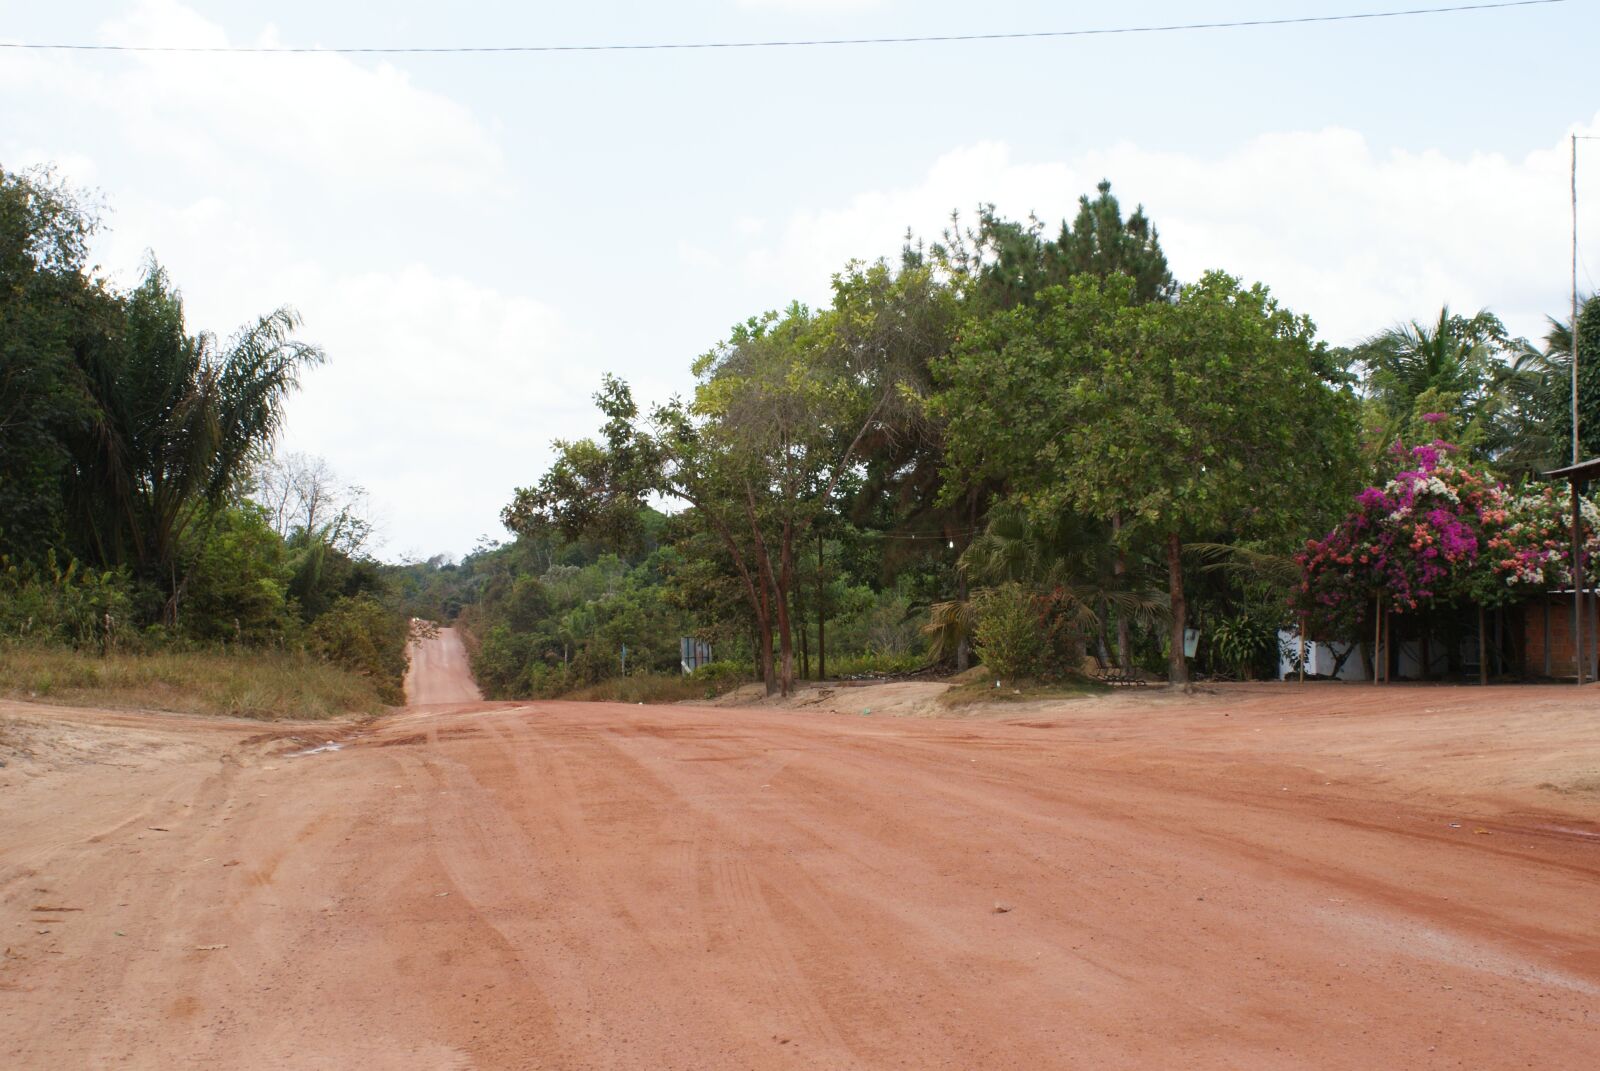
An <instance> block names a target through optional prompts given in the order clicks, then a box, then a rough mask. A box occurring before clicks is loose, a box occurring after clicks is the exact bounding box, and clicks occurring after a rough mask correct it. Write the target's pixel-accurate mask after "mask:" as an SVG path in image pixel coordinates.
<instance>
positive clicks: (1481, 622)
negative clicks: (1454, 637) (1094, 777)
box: [1478, 602, 1489, 685]
mask: <svg viewBox="0 0 1600 1071" xmlns="http://www.w3.org/2000/svg"><path fill="white" fill-rule="evenodd" d="M1478 683H1479V684H1480V685H1487V684H1488V683H1489V620H1488V616H1487V615H1486V614H1484V612H1483V603H1481V602H1480V603H1479V604H1478Z"/></svg>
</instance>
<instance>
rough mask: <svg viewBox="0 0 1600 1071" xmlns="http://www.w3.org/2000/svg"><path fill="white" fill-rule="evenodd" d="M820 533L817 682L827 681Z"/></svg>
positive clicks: (818, 544)
mask: <svg viewBox="0 0 1600 1071" xmlns="http://www.w3.org/2000/svg"><path fill="white" fill-rule="evenodd" d="M822 590H823V588H822V533H821V532H818V533H817V680H819V681H824V680H827V679H828V637H827V635H826V629H827V625H828V607H827V604H826V603H824V602H823V601H822Z"/></svg>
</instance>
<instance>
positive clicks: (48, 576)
mask: <svg viewBox="0 0 1600 1071" xmlns="http://www.w3.org/2000/svg"><path fill="white" fill-rule="evenodd" d="M108 617H109V626H110V628H109V634H108V631H107V625H108V620H107V619H108ZM132 617H133V598H132V594H131V590H130V586H129V583H128V579H127V577H126V576H124V575H123V574H120V573H114V572H109V571H99V570H94V569H83V568H80V566H79V564H78V563H77V562H76V561H71V562H68V563H67V565H66V566H65V567H64V568H63V567H62V566H61V565H59V564H58V563H57V562H56V557H55V553H54V552H53V551H52V552H51V553H50V554H48V555H47V556H46V558H45V561H44V564H43V565H42V566H34V565H28V564H25V563H23V564H19V563H15V562H12V561H11V560H10V559H9V558H5V557H3V556H0V636H9V637H14V638H18V639H26V640H31V641H36V642H41V643H66V644H71V645H72V646H74V647H95V648H100V649H105V648H107V647H114V646H116V644H117V641H118V639H119V637H120V636H122V635H124V633H126V634H127V635H128V636H129V637H131V638H135V639H136V638H137V633H136V632H134V631H133V630H132V627H131V622H132Z"/></svg>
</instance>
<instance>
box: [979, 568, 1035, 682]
mask: <svg viewBox="0 0 1600 1071" xmlns="http://www.w3.org/2000/svg"><path fill="white" fill-rule="evenodd" d="M1037 603H1038V600H1037V599H1035V598H1034V597H1033V595H1032V594H1030V593H1029V592H1028V591H1027V590H1025V589H1024V588H1023V587H1022V585H1020V584H1015V583H1011V584H1002V585H1000V586H999V587H997V588H991V589H990V590H988V591H986V592H984V593H983V594H982V595H980V596H979V597H978V598H977V608H978V612H977V623H976V627H975V628H974V637H973V638H974V641H975V643H974V646H976V648H977V650H978V654H979V656H980V657H981V658H982V659H983V664H984V665H986V666H988V667H989V668H990V669H991V670H992V671H994V673H995V675H996V676H997V677H1001V678H1018V677H1036V676H1039V675H1040V674H1041V673H1042V672H1043V671H1044V669H1045V662H1046V656H1047V654H1048V650H1047V645H1046V643H1045V637H1044V634H1043V632H1042V631H1041V629H1040V627H1039V608H1038V605H1037Z"/></svg>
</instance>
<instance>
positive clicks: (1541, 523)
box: [1489, 484, 1600, 591]
mask: <svg viewBox="0 0 1600 1071" xmlns="http://www.w3.org/2000/svg"><path fill="white" fill-rule="evenodd" d="M1578 508H1579V513H1580V515H1581V517H1582V522H1581V524H1580V526H1579V531H1580V533H1581V535H1582V538H1583V542H1584V547H1583V558H1584V575H1585V577H1586V579H1587V581H1588V583H1590V584H1592V583H1594V582H1595V580H1596V577H1597V575H1600V569H1597V568H1596V566H1597V565H1600V509H1596V507H1595V504H1594V503H1593V502H1591V501H1589V500H1588V499H1579V503H1578ZM1506 511H1507V513H1508V514H1509V515H1510V516H1509V519H1508V521H1507V523H1506V524H1505V525H1503V526H1502V527H1501V528H1500V530H1499V531H1498V532H1497V533H1495V535H1494V537H1493V538H1492V539H1490V541H1489V556H1490V559H1491V564H1492V567H1493V570H1494V575H1495V576H1496V577H1497V578H1499V579H1500V580H1501V581H1502V582H1503V583H1505V584H1506V585H1508V586H1510V587H1512V588H1517V589H1524V590H1546V591H1547V590H1550V589H1551V588H1565V587H1571V586H1572V500H1571V499H1570V498H1569V497H1568V496H1567V495H1565V494H1562V493H1561V492H1559V491H1558V490H1556V489H1555V488H1554V487H1551V486H1549V485H1547V484H1535V485H1531V486H1529V487H1526V488H1523V489H1522V490H1521V492H1520V493H1518V494H1516V495H1513V496H1511V497H1510V499H1509V500H1508V502H1507V503H1506Z"/></svg>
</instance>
